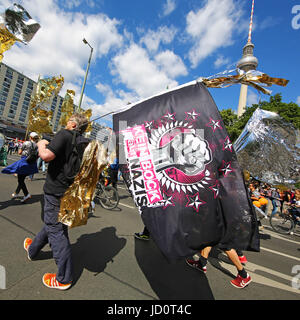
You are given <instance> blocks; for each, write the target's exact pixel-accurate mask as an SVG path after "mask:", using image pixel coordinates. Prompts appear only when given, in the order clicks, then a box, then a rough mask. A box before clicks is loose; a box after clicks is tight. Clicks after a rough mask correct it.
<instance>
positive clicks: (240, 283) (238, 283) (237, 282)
mask: <svg viewBox="0 0 300 320" xmlns="http://www.w3.org/2000/svg"><path fill="white" fill-rule="evenodd" d="M251 281H252V279H251V277H250V276H249V274H248V273H247V278H242V277H241V276H240V275H239V274H238V275H237V277H236V278H235V279H234V280H231V281H230V283H231V284H232V285H233V286H234V287H236V288H239V289H241V288H245V287H246V286H247V285H248V284H249V283H250V282H251Z"/></svg>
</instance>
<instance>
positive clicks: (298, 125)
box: [220, 93, 300, 142]
mask: <svg viewBox="0 0 300 320" xmlns="http://www.w3.org/2000/svg"><path fill="white" fill-rule="evenodd" d="M257 108H260V109H263V110H267V111H272V112H275V113H277V114H278V115H279V116H280V117H282V118H283V119H285V120H286V121H287V122H290V123H291V124H292V125H293V126H294V127H295V129H300V107H299V106H298V104H297V103H294V102H290V103H284V102H282V96H281V94H280V93H277V94H275V95H274V96H271V97H270V101H261V102H259V103H258V104H253V105H252V106H251V107H247V108H246V111H245V112H244V113H243V115H242V116H241V117H240V118H238V117H237V115H236V114H235V113H234V112H233V111H232V109H224V110H222V111H220V114H221V116H222V118H223V121H224V125H225V127H226V129H227V131H228V134H229V137H230V139H231V141H232V142H234V141H235V140H236V139H237V138H238V137H239V135H240V134H241V132H242V131H243V129H244V127H245V125H246V124H247V122H248V121H249V119H250V118H251V117H252V114H253V112H254V111H255V110H256V109H257Z"/></svg>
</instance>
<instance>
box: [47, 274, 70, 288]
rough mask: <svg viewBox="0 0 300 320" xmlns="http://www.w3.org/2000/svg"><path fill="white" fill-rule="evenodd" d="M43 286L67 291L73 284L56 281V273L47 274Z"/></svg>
mask: <svg viewBox="0 0 300 320" xmlns="http://www.w3.org/2000/svg"><path fill="white" fill-rule="evenodd" d="M43 284H44V285H45V286H46V287H48V288H51V289H58V290H67V289H69V288H70V287H71V285H72V283H67V284H64V283H60V282H58V281H57V280H56V274H55V273H45V274H44V275H43Z"/></svg>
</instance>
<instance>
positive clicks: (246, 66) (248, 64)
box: [236, 0, 258, 117]
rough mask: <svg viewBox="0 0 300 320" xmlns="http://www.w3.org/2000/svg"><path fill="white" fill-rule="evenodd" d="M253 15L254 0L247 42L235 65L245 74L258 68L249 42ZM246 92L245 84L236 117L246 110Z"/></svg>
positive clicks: (252, 47) (252, 46)
mask: <svg viewBox="0 0 300 320" xmlns="http://www.w3.org/2000/svg"><path fill="white" fill-rule="evenodd" d="M253 13H254V0H252V9H251V18H250V26H249V35H248V42H247V43H246V45H245V46H244V48H243V57H242V59H241V60H239V62H238V63H237V66H236V67H237V68H238V69H241V70H243V71H244V72H247V71H249V70H256V68H257V66H258V60H257V58H256V57H254V55H253V49H254V44H253V43H252V42H251V34H252V25H253ZM247 91H248V86H247V85H245V84H242V85H241V91H240V99H239V106H238V113H237V115H238V117H240V116H241V115H242V114H243V113H244V112H245V110H246V102H247Z"/></svg>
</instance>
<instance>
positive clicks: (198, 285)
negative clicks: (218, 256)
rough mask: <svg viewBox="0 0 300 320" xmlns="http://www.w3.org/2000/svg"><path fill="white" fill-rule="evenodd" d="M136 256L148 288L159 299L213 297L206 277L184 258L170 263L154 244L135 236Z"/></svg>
mask: <svg viewBox="0 0 300 320" xmlns="http://www.w3.org/2000/svg"><path fill="white" fill-rule="evenodd" d="M135 256H136V259H137V262H138V264H139V266H140V268H141V270H142V271H143V273H144V275H145V277H146V279H147V280H148V282H149V284H150V285H151V288H152V289H153V290H154V292H155V293H156V294H157V296H158V297H159V299H161V300H214V296H213V293H212V291H211V288H210V286H209V283H208V280H207V278H206V276H205V275H204V274H203V273H201V272H200V271H198V270H196V269H192V268H191V267H189V266H188V265H187V264H186V263H185V261H184V259H183V260H180V261H178V262H175V263H169V262H168V261H167V260H166V258H165V257H164V256H163V255H162V253H161V252H160V251H159V249H158V248H157V246H156V245H155V243H154V242H153V241H152V240H150V241H147V242H146V241H142V240H137V239H135Z"/></svg>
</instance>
